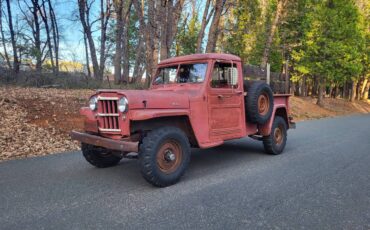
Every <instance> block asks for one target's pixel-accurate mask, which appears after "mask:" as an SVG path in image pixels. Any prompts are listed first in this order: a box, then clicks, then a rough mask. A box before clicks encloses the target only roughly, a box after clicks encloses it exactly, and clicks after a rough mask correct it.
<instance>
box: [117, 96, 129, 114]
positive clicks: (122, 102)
mask: <svg viewBox="0 0 370 230" xmlns="http://www.w3.org/2000/svg"><path fill="white" fill-rule="evenodd" d="M118 110H119V111H120V112H122V113H124V112H127V110H128V100H127V98H125V97H122V98H121V99H119V101H118Z"/></svg>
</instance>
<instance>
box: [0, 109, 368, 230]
mask: <svg viewBox="0 0 370 230" xmlns="http://www.w3.org/2000/svg"><path fill="white" fill-rule="evenodd" d="M107 228H113V229H300V228H305V229H370V116H369V115H367V116H353V117H342V118H335V119H323V120H317V121H309V122H301V123H299V124H298V128H297V129H296V130H291V131H289V137H288V144H287V147H286V151H285V153H284V154H283V155H280V156H269V155H265V154H264V153H263V149H262V144H261V143H259V142H256V141H253V140H248V139H241V140H238V141H232V142H228V143H227V144H225V145H224V146H221V147H217V148H213V149H208V150H194V151H193V155H192V159H191V164H190V168H189V170H188V172H187V174H186V175H185V177H184V178H183V180H182V181H181V182H180V183H179V184H176V185H174V186H171V187H168V188H164V189H159V188H154V187H152V186H150V185H149V184H147V183H146V182H145V181H144V179H142V177H141V176H140V173H139V166H138V163H137V161H135V160H124V161H123V162H122V163H121V164H120V165H118V166H116V167H113V168H109V169H96V168H93V167H92V166H90V165H89V164H87V163H86V162H85V161H84V160H83V158H82V156H81V153H80V152H75V153H65V154H56V155H52V156H46V157H40V158H33V159H26V160H15V161H9V162H4V163H1V164H0V229H107Z"/></svg>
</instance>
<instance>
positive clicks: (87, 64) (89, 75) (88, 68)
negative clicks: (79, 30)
mask: <svg viewBox="0 0 370 230" xmlns="http://www.w3.org/2000/svg"><path fill="white" fill-rule="evenodd" d="M84 45H85V57H86V68H87V77H88V78H89V79H90V78H91V71H90V61H89V48H88V44H87V39H86V34H85V33H84Z"/></svg>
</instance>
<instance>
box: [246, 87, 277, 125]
mask: <svg viewBox="0 0 370 230" xmlns="http://www.w3.org/2000/svg"><path fill="white" fill-rule="evenodd" d="M248 85H249V86H248V88H247V96H246V98H245V113H246V116H247V121H248V122H250V123H254V124H260V125H263V124H265V123H266V122H267V121H268V120H269V119H270V117H271V115H272V110H273V108H274V96H273V93H272V90H271V88H270V86H269V85H268V84H266V83H265V82H260V81H256V82H252V83H249V84H248ZM261 105H262V106H261ZM263 105H265V106H263Z"/></svg>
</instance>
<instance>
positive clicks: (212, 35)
mask: <svg viewBox="0 0 370 230" xmlns="http://www.w3.org/2000/svg"><path fill="white" fill-rule="evenodd" d="M225 2H226V1H225V0H216V2H215V10H214V14H213V19H212V23H211V27H210V28H209V34H208V42H207V48H206V52H207V53H212V52H215V50H216V44H217V38H218V33H219V29H218V27H219V24H220V18H221V14H222V10H223V8H224V5H225Z"/></svg>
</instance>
